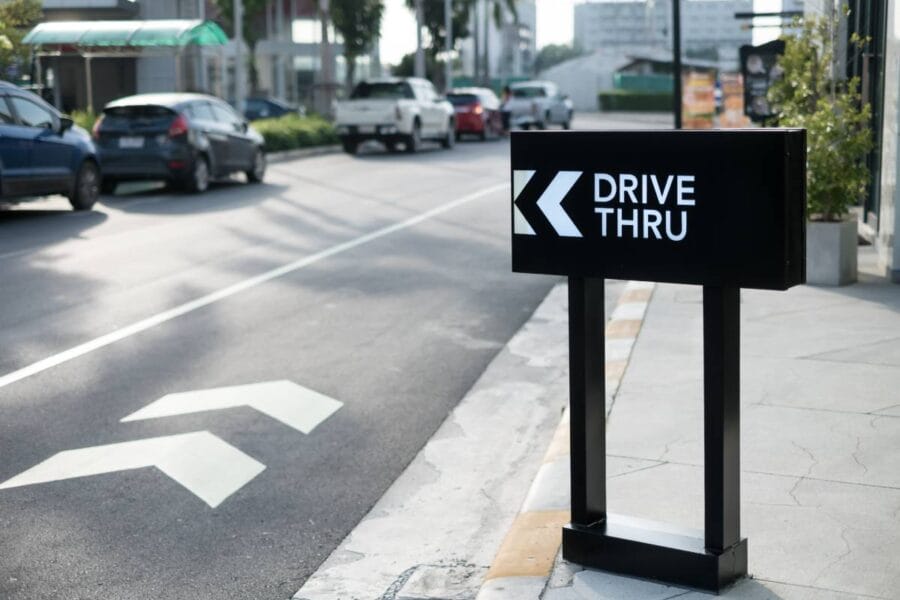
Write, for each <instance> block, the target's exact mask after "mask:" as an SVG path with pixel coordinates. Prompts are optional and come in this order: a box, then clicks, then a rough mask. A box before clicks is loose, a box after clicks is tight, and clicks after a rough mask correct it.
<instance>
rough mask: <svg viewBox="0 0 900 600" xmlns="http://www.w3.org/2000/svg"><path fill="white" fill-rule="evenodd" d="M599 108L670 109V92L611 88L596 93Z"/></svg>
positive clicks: (655, 110) (631, 109)
mask: <svg viewBox="0 0 900 600" xmlns="http://www.w3.org/2000/svg"><path fill="white" fill-rule="evenodd" d="M597 103H598V104H599V106H600V110H630V111H638V112H640V111H643V112H660V111H671V110H672V92H636V91H626V90H613V91H611V92H600V93H599V94H597Z"/></svg>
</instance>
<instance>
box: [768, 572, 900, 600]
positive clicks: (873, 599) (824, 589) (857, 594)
mask: <svg viewBox="0 0 900 600" xmlns="http://www.w3.org/2000/svg"><path fill="white" fill-rule="evenodd" d="M753 579H755V580H756V581H762V582H765V583H775V584H778V585H789V586H793V587H798V588H803V589H806V590H816V591H817V592H818V591H821V592H832V593H835V594H845V595H849V596H854V597H856V598H870V599H871V600H891V599H890V598H885V597H884V596H872V595H869V594H862V593H860V592H848V591H846V590H839V589H836V588H829V587H818V586H814V585H803V584H802V583H789V582H787V581H780V580H778V579H766V578H764V577H754V578H753Z"/></svg>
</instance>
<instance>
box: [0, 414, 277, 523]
mask: <svg viewBox="0 0 900 600" xmlns="http://www.w3.org/2000/svg"><path fill="white" fill-rule="evenodd" d="M143 467H156V468H157V469H159V470H160V471H162V472H163V473H165V474H166V475H168V476H169V477H171V478H172V479H174V480H175V481H177V482H178V483H180V484H181V485H183V486H184V487H186V488H187V489H188V490H189V491H190V492H191V493H193V494H194V495H195V496H197V497H198V498H200V499H201V500H203V501H204V502H206V503H207V504H208V505H209V506H210V507H212V508H215V507H217V506H218V505H219V504H221V503H222V502H223V501H224V500H225V499H226V498H228V496H230V495H232V494H233V493H235V492H236V491H238V490H239V489H241V488H242V487H244V485H246V484H247V483H249V482H250V481H251V480H252V479H253V478H254V477H256V476H257V475H259V474H260V473H261V472H262V471H263V469H265V468H266V466H265V465H264V464H262V463H260V462H257V461H256V460H254V459H253V458H251V457H249V456H247V455H246V454H244V453H243V452H241V451H240V450H238V449H237V448H235V447H234V446H232V445H231V444H228V443H227V442H225V441H223V440H221V439H220V438H218V437H216V436H214V435H213V434H211V433H210V432H208V431H195V432H192V433H182V434H179V435H170V436H166V437H157V438H147V439H143V440H135V441H132V442H121V443H118V444H107V445H105V446H93V447H90V448H81V449H78V450H66V451H65V452H60V453H59V454H55V455H53V456H51V457H50V458H48V459H47V460H45V461H44V462H42V463H40V464H38V465H35V466H34V467H32V468H30V469H28V470H27V471H25V472H24V473H21V474H19V475H16V476H15V477H13V478H12V479H10V480H8V481H5V482H4V483H2V484H0V489H6V488H14V487H20V486H24V485H35V484H38V483H49V482H51V481H62V480H64V479H72V478H75V477H87V476H90V475H101V474H103V473H113V472H116V471H127V470H129V469H140V468H143Z"/></svg>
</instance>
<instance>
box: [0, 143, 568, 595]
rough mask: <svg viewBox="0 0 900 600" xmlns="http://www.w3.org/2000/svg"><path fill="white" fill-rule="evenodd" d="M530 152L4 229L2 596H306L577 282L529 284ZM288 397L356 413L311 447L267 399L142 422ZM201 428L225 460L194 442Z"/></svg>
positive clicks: (15, 216)
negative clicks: (543, 307) (235, 390)
mask: <svg viewBox="0 0 900 600" xmlns="http://www.w3.org/2000/svg"><path fill="white" fill-rule="evenodd" d="M507 157H508V145H507V143H506V142H505V141H499V142H493V143H486V144H478V143H470V144H462V145H460V146H459V147H457V149H456V150H454V151H453V152H445V151H441V150H437V149H433V150H428V151H425V152H423V153H421V154H419V155H415V156H407V155H388V154H385V153H382V152H373V153H364V154H363V155H361V156H358V157H347V156H344V155H331V156H324V157H317V158H311V159H306V160H302V161H293V162H286V163H280V164H277V165H273V166H272V167H271V168H270V172H269V174H268V177H267V180H266V183H265V184H263V185H258V186H246V185H244V184H241V183H234V182H232V183H223V184H219V185H216V186H215V187H214V188H213V189H212V190H211V191H210V192H208V193H206V194H204V195H200V196H188V195H170V194H167V193H165V192H164V191H163V190H161V189H149V190H148V189H144V190H143V191H140V190H139V191H135V190H132V191H131V192H129V193H125V194H121V193H120V194H119V195H117V196H111V197H106V198H104V201H103V202H102V204H101V205H100V206H98V208H97V210H95V211H93V212H90V213H84V214H79V213H73V212H71V211H70V210H69V209H68V206H67V203H66V201H65V200H63V199H61V198H49V199H45V200H42V201H40V202H36V203H31V204H23V205H21V206H18V207H16V208H13V209H2V210H0V306H2V310H0V598H3V599H4V600H7V599H8V600H24V599H27V600H36V599H43V598H47V599H49V598H53V599H58V598H62V597H65V598H73V599H75V598H79V599H80V598H84V599H87V598H90V599H94V598H96V599H104V600H109V599H117V600H119V599H121V600H128V599H138V598H140V599H145V598H147V599H149V598H152V599H154V600H159V599H168V598H171V599H184V598H216V599H217V600H218V599H223V598H235V599H248V598H252V599H260V600H261V599H269V598H271V599H281V598H288V597H289V596H290V595H291V594H293V593H294V592H295V591H296V590H297V589H298V588H299V587H300V585H301V584H302V582H303V581H304V580H305V578H306V577H307V576H308V575H309V574H310V573H311V572H313V571H314V570H315V568H316V567H317V566H318V565H319V564H320V563H321V561H322V560H324V558H325V557H326V556H328V554H329V553H330V552H331V550H332V549H333V548H334V547H335V546H336V545H337V544H338V543H339V542H340V540H341V539H342V538H343V537H344V536H345V535H346V534H347V532H348V531H350V530H351V529H352V528H353V526H354V525H355V524H356V523H357V522H358V521H359V519H360V518H361V517H362V516H363V515H364V514H365V513H366V512H367V511H368V509H369V508H370V507H371V506H372V505H373V504H374V503H375V501H376V500H377V499H378V498H379V497H380V496H381V494H382V493H383V491H384V490H385V489H386V488H387V487H388V486H389V485H390V483H391V482H392V481H393V480H394V479H395V478H396V477H397V476H398V475H399V474H400V473H401V472H402V470H403V469H404V467H405V466H406V465H407V464H408V463H409V462H410V460H411V459H412V458H413V456H414V455H415V454H416V452H417V451H418V450H419V449H420V448H421V447H422V446H423V444H424V443H425V442H426V441H427V440H428V438H429V437H430V436H431V434H432V433H433V432H434V431H435V430H436V428H437V427H438V426H439V425H440V423H441V422H442V421H443V419H444V417H445V416H446V415H447V413H448V412H449V411H450V410H451V409H452V407H454V406H455V405H456V403H457V402H458V401H459V399H460V398H461V397H462V396H463V395H464V393H465V392H466V391H467V390H468V389H469V387H470V386H471V384H472V383H473V382H474V381H475V379H476V378H477V377H478V375H479V374H480V373H481V372H482V371H483V370H484V368H485V366H486V365H487V363H488V362H489V361H490V359H491V358H492V357H493V356H494V355H495V354H496V352H497V351H498V350H499V349H500V348H501V347H502V346H503V344H504V343H505V342H506V341H507V340H508V339H509V338H510V337H511V336H512V335H513V333H515V331H516V330H517V329H518V327H519V326H520V325H521V323H522V322H524V321H525V320H526V319H527V317H528V316H529V315H530V314H531V312H532V311H533V309H534V308H535V307H536V306H537V304H538V303H539V302H540V301H541V299H542V298H543V297H544V295H545V294H546V292H547V291H548V290H549V289H550V287H551V286H552V285H553V284H554V283H555V282H556V281H557V279H556V278H554V277H542V276H526V275H514V274H512V273H511V272H510V257H509V247H510V240H509V230H510V226H509V219H510V209H509V191H508V188H507V187H505V186H506V184H507V182H508V178H509V170H508V169H509V167H508V159H507ZM280 380H288V381H291V382H294V383H295V384H297V385H299V386H304V387H305V388H309V389H311V390H315V391H316V392H318V393H320V394H324V395H326V396H328V397H330V398H333V399H334V400H337V401H339V402H341V403H343V404H342V406H341V407H340V408H339V409H338V410H337V411H336V412H334V413H333V414H331V415H330V416H327V418H325V419H324V420H322V421H321V422H317V423H316V425H317V426H316V427H315V428H314V429H312V430H311V431H310V432H308V433H304V432H301V431H298V429H297V428H296V427H292V426H290V419H282V420H278V419H277V418H272V416H270V415H269V414H265V412H263V411H260V410H257V409H255V408H254V407H251V406H234V407H232V408H226V409H222V410H208V411H204V412H191V413H188V414H176V415H171V416H166V417H163V418H153V419H145V420H135V421H126V422H122V419H123V418H125V417H127V416H129V415H131V414H132V413H134V412H135V411H138V410H139V409H142V408H144V407H146V406H148V405H149V404H151V403H153V402H154V401H156V400H158V399H160V398H162V397H164V396H166V395H167V394H175V393H182V392H190V391H196V390H207V389H211V388H220V387H227V386H237V385H246V384H256V383H261V382H271V381H280ZM260 395H263V396H264V395H265V394H257V395H256V396H253V398H252V399H253V400H254V401H256V400H266V399H267V398H268V397H267V398H260V397H259V396H260ZM245 397H246V396H242V398H245ZM179 398H181V400H176V401H175V404H176V405H178V404H179V402H180V403H182V404H183V405H184V406H186V405H190V404H191V403H192V402H196V401H197V399H196V397H194V398H193V399H190V398H185V397H179ZM216 398H218V399H220V400H221V398H222V396H221V395H218V396H216ZM268 399H269V400H271V398H268ZM238 404H240V403H238ZM244 404H246V402H244ZM182 408H183V406H182ZM276 408H277V407H276ZM169 412H170V413H172V412H185V411H184V410H181V411H179V410H178V409H177V408H176V410H174V411H173V410H170V411H169ZM275 412H276V413H277V410H276V411H275ZM301 412H304V411H301ZM309 412H310V411H308V410H307V411H305V412H304V414H301V415H300V418H301V419H303V418H307V417H308V416H309V415H308V414H307V413H309ZM313 412H314V411H313ZM195 432H208V434H201V437H203V439H204V440H206V441H209V440H210V439H213V440H216V439H218V440H219V441H220V442H221V444H220V445H218V446H216V448H217V449H216V450H215V451H214V450H213V449H211V448H210V447H208V446H203V445H201V446H197V445H194V446H183V445H178V444H177V443H176V442H175V440H182V439H185V438H184V436H182V435H181V434H188V433H195ZM173 436H180V437H173ZM192 439H195V438H192ZM148 440H150V441H149V442H148ZM111 445H112V446H111ZM86 448H87V449H92V450H88V451H84V450H83V449H86ZM223 448H225V450H223ZM228 448H230V450H228ZM72 451H75V452H72ZM216 452H218V453H219V454H216ZM222 452H225V454H224V455H223V454H222ZM61 453H62V454H61ZM98 453H99V455H100V458H99V459H98ZM223 456H224V458H223ZM89 458H90V460H89ZM53 461H56V462H53ZM248 463H250V464H251V466H252V465H255V466H256V470H253V469H251V470H252V471H253V472H252V473H250V475H247V464H248ZM98 465H99V466H98ZM154 465H156V466H157V467H158V468H153V466H154ZM144 467H148V468H144ZM35 468H37V469H38V470H40V469H43V470H42V471H40V477H38V476H35V477H33V478H32V479H33V481H31V482H30V483H31V484H30V485H17V486H16V487H10V482H18V483H19V484H20V483H22V481H23V480H22V478H23V477H29V476H32V475H34V474H35V473H36V470H35ZM260 469H262V470H260ZM89 473H96V474H92V475H89ZM76 475H81V476H76ZM241 477H244V479H245V481H242V482H240V483H239V484H235V485H233V486H232V487H231V488H229V489H227V490H224V491H223V489H222V487H221V481H224V480H235V479H241ZM41 478H43V479H41ZM38 480H42V481H44V482H43V483H35V481H38ZM25 483H29V481H25ZM217 486H218V487H217ZM204 493H205V494H207V496H206V501H204ZM209 494H213V495H215V494H218V498H219V499H218V500H217V501H215V502H213V501H210V500H209ZM212 504H215V506H212Z"/></svg>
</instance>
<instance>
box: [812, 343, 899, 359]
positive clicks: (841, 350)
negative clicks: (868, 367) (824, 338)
mask: <svg viewBox="0 0 900 600" xmlns="http://www.w3.org/2000/svg"><path fill="white" fill-rule="evenodd" d="M896 341H900V337H892V338H887V339H884V340H875V341H869V342H866V343H864V344H853V345H851V346H846V347H844V348H836V349H834V350H826V351H825V352H816V353H815V354H807V355H805V356H798V357H797V359H799V360H823V361H825V362H847V363H851V362H853V363H860V361H850V360H838V359H828V358H818V357H822V356H827V355H829V354H835V353H837V352H847V351H848V350H859V349H861V348H865V347H867V346H877V345H879V344H885V343H888V342H896ZM861 364H870V363H867V362H862V363H861Z"/></svg>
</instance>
